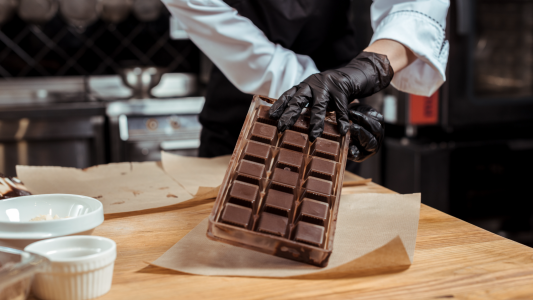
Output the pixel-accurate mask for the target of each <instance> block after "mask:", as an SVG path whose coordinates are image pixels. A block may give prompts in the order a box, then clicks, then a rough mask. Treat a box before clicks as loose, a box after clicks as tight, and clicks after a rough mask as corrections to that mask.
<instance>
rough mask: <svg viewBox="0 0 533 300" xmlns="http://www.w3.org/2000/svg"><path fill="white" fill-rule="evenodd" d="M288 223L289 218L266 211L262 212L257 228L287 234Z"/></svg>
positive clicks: (267, 231)
mask: <svg viewBox="0 0 533 300" xmlns="http://www.w3.org/2000/svg"><path fill="white" fill-rule="evenodd" d="M288 224H289V219H288V218H286V217H282V216H278V215H273V214H269V213H267V212H264V213H262V214H261V218H260V219H259V225H258V226H257V230H258V231H259V232H263V233H268V234H273V235H277V236H285V235H286V233H287V225H288Z"/></svg>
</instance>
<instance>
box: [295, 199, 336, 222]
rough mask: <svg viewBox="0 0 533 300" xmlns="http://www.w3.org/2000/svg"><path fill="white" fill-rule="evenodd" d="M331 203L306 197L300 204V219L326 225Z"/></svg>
mask: <svg viewBox="0 0 533 300" xmlns="http://www.w3.org/2000/svg"><path fill="white" fill-rule="evenodd" d="M328 213H329V205H328V204H327V203H324V202H320V201H316V200H312V199H308V198H304V199H303V200H302V203H301V204H300V206H298V217H297V218H298V221H303V222H307V223H311V224H316V225H320V226H326V221H327V219H328Z"/></svg>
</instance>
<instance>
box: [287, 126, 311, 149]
mask: <svg viewBox="0 0 533 300" xmlns="http://www.w3.org/2000/svg"><path fill="white" fill-rule="evenodd" d="M307 139H308V137H307V134H305V133H301V132H296V131H292V130H285V133H283V138H282V139H281V147H282V148H286V149H289V150H294V151H298V152H303V151H304V149H305V146H307Z"/></svg>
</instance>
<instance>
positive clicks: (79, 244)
mask: <svg viewBox="0 0 533 300" xmlns="http://www.w3.org/2000/svg"><path fill="white" fill-rule="evenodd" d="M24 250H25V251H27V252H32V253H36V254H40V255H42V256H45V257H47V258H48V259H49V260H50V261H51V264H50V265H49V266H48V267H47V268H46V269H45V270H43V271H42V272H40V273H37V274H36V275H35V279H34V281H33V285H32V291H33V293H34V294H35V295H36V296H37V297H38V298H41V299H45V300H47V299H58V300H62V299H71V300H82V299H92V298H96V297H99V296H102V295H103V294H105V293H107V292H108V291H109V290H110V289H111V282H112V279H113V266H114V264H115V258H116V257H117V246H116V244H115V242H114V241H113V240H111V239H108V238H104V237H98V236H83V235H80V236H67V237H60V238H53V239H48V240H43V241H39V242H36V243H33V244H31V245H28V246H27V247H26V248H25V249H24Z"/></svg>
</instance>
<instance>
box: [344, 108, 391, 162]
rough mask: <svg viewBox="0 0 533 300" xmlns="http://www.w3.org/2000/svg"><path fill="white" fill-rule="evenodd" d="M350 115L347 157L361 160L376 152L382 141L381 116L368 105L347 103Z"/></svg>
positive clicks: (357, 160) (382, 126) (382, 125)
mask: <svg viewBox="0 0 533 300" xmlns="http://www.w3.org/2000/svg"><path fill="white" fill-rule="evenodd" d="M348 113H349V116H350V121H352V124H350V138H351V139H350V146H349V149H348V159H350V160H353V161H356V162H361V161H363V160H365V159H367V158H369V157H370V156H372V155H374V154H376V153H377V152H378V150H379V148H380V147H381V143H382V141H383V135H384V133H385V131H384V123H383V116H382V115H381V114H380V113H379V112H377V111H376V110H375V109H374V108H372V107H371V106H369V105H366V104H361V103H351V104H350V105H348Z"/></svg>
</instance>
